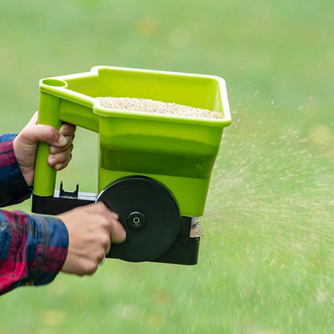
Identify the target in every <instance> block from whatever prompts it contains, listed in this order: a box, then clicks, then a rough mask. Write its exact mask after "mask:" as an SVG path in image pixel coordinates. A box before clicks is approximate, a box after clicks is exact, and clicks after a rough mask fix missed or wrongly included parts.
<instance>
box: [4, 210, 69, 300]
mask: <svg viewBox="0 0 334 334" xmlns="http://www.w3.org/2000/svg"><path fill="white" fill-rule="evenodd" d="M67 248H68V232H67V229H66V227H65V225H64V224H63V222H62V221H61V220H59V219H57V218H55V217H46V216H30V215H27V214H25V213H23V212H19V211H12V212H9V211H5V210H0V295H1V294H4V293H6V292H8V291H10V290H12V289H14V288H16V287H18V286H24V285H42V284H48V283H50V282H51V281H52V280H53V279H54V278H55V277H56V275H57V274H58V273H59V271H60V270H61V268H62V267H63V264H64V261H65V259H66V256H67Z"/></svg>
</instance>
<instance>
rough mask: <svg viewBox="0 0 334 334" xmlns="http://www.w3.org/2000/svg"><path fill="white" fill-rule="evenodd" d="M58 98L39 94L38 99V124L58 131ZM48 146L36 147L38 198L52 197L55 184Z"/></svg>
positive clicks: (35, 178) (44, 144)
mask: <svg viewBox="0 0 334 334" xmlns="http://www.w3.org/2000/svg"><path fill="white" fill-rule="evenodd" d="M59 106H60V98H59V97H56V96H52V95H49V94H46V93H43V92H41V93H40V98H39V109H38V124H45V125H51V126H53V127H54V128H56V129H57V130H59V129H60V126H61V124H62V121H61V120H60V119H59ZM49 147H50V146H49V144H47V143H44V142H39V143H38V146H37V153H36V162H35V177H34V194H35V195H38V196H53V194H54V190H55V183H56V171H55V169H54V168H53V167H51V166H50V165H49V164H48V163H47V160H48V156H49V154H50V149H49Z"/></svg>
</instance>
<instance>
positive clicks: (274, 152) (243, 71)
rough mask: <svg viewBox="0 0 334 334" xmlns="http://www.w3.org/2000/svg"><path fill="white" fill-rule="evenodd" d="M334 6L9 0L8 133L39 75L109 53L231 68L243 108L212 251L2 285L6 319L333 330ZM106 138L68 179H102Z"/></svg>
mask: <svg viewBox="0 0 334 334" xmlns="http://www.w3.org/2000/svg"><path fill="white" fill-rule="evenodd" d="M333 14H334V2H333V1H331V0H321V1H320V0H294V1H291V0H281V1H264V0H254V1H246V0H236V1H235V0H233V1H232V0H226V1H218V0H206V1H194V0H193V1H190V0H169V1H153V0H141V1H135V0H112V1H107V0H95V1H90V0H81V1H80V0H71V1H65V0H59V1H36V0H31V1H20V0H14V1H6V0H0V64H1V67H0V79H1V80H0V103H1V105H0V115H1V117H0V133H3V132H19V131H20V130H21V129H22V128H23V127H24V125H25V124H26V123H27V122H28V120H29V119H30V117H31V116H32V114H33V113H34V112H35V111H36V110H37V106H38V81H39V79H41V78H44V77H50V76H58V75H63V74H71V73H80V72H85V71H88V70H89V69H90V68H91V67H93V66H95V65H112V66H124V67H134V68H144V69H155V70H166V71H179V72H189V73H200V74H213V75H217V76H221V77H223V78H224V79H225V80H226V82H227V88H228V96H229V101H230V107H231V112H232V117H233V125H232V126H231V127H230V128H228V129H226V131H225V134H224V138H223V141H222V146H221V151H220V153H219V156H218V158H217V164H216V167H215V169H214V171H213V175H212V182H211V188H210V193H209V196H208V200H207V205H206V213H205V215H204V216H203V218H202V227H203V230H204V237H203V238H202V242H201V248H200V257H199V264H198V265H197V266H194V267H183V266H172V265H163V264H150V263H142V264H129V263H125V262H120V261H112V260H109V261H107V262H106V263H105V264H104V265H103V266H102V267H101V268H100V269H99V270H98V272H97V273H96V274H95V275H94V276H93V277H91V278H77V277H72V276H68V275H63V274H60V275H59V276H58V278H57V279H56V280H55V282H54V283H52V284H50V285H48V286H45V287H40V288H20V289H17V290H15V291H13V292H11V293H9V294H7V295H5V296H3V297H1V300H0V333H1V334H14V333H15V334H17V333H25V334H31V333H34V334H35V333H38V334H42V333H46V334H53V333H72V334H76V333H80V334H82V333H101V334H102V333H130V332H131V333H182V334H183V333H250V334H274V333H275V334H277V333H333V332H334V307H333V303H334V292H333V280H334V274H333V272H334V271H333V269H334V266H333V264H334V242H333V236H334V224H333V218H334V186H333V175H334V173H333V172H334V171H333V162H334V139H333V131H334V130H333V127H334V113H333V77H334V66H333V57H334V44H333V33H334V25H333ZM96 148H97V139H96V136H95V135H94V134H92V133H89V132H88V131H84V130H82V129H78V133H77V137H76V142H75V151H74V159H73V161H72V163H71V166H70V167H69V168H68V169H67V170H66V171H63V172H61V173H59V175H58V180H60V179H62V180H64V181H65V187H66V188H67V189H71V188H73V187H74V186H75V184H76V182H79V183H80V186H81V190H82V191H90V192H93V191H95V190H96V183H97V176H96V173H97V166H96V164H97V162H96V161H97V149H96ZM30 205H31V202H30V201H27V202H26V203H23V204H21V205H19V206H18V208H19V209H20V210H25V211H29V210H30ZM10 209H13V208H10Z"/></svg>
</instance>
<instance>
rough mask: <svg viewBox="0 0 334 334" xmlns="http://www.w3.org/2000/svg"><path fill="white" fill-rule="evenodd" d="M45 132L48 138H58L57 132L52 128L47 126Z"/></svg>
mask: <svg viewBox="0 0 334 334" xmlns="http://www.w3.org/2000/svg"><path fill="white" fill-rule="evenodd" d="M45 132H46V135H47V136H48V137H49V138H54V139H56V138H57V137H58V136H59V134H58V131H57V130H56V129H55V128H54V127H52V126H47V127H46V129H45Z"/></svg>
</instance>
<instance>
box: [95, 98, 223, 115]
mask: <svg viewBox="0 0 334 334" xmlns="http://www.w3.org/2000/svg"><path fill="white" fill-rule="evenodd" d="M97 99H98V100H99V101H100V102H101V106H102V107H104V108H108V109H116V110H127V111H140V112H147V113H151V114H162V115H173V116H187V117H196V118H210V119H219V118H222V114H221V113H219V112H215V111H211V110H208V109H201V108H192V107H189V106H184V105H181V104H176V103H166V102H161V101H154V100H149V99H137V98H129V97H97Z"/></svg>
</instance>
